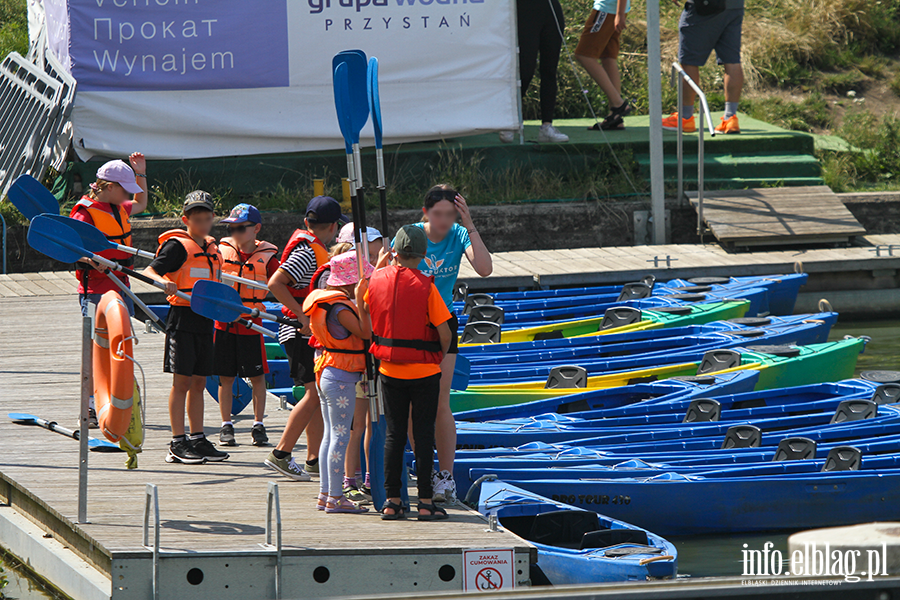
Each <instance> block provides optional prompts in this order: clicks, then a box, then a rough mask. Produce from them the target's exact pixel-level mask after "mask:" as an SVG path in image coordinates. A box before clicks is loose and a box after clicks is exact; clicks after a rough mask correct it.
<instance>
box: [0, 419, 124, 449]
mask: <svg viewBox="0 0 900 600" xmlns="http://www.w3.org/2000/svg"><path fill="white" fill-rule="evenodd" d="M7 416H8V417H9V420H10V421H12V422H13V423H17V424H19V425H37V426H38V427H43V428H44V429H48V430H50V431H53V432H55V433H59V434H62V435H64V436H66V437H70V438H72V439H73V440H77V439H79V437H80V432H78V431H73V430H71V429H67V428H65V427H60V426H59V425H58V424H57V423H56V421H48V420H47V419H42V418H40V417H36V416H34V415H29V414H28V413H9V414H8V415H7ZM88 448H90V449H91V450H93V451H94V452H123V450H122V449H121V448H119V446H117V445H116V444H113V443H112V442H107V441H106V440H98V439H97V438H92V437H91V438H88Z"/></svg>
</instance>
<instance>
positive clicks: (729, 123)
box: [716, 115, 741, 133]
mask: <svg viewBox="0 0 900 600" xmlns="http://www.w3.org/2000/svg"><path fill="white" fill-rule="evenodd" d="M740 132H741V126H740V125H738V118H737V115H731V116H730V117H729V118H727V119H726V118H725V117H724V116H723V117H722V122H721V123H719V124H718V125H716V133H740Z"/></svg>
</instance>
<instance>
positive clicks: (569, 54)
mask: <svg viewBox="0 0 900 600" xmlns="http://www.w3.org/2000/svg"><path fill="white" fill-rule="evenodd" d="M547 2H548V3H549V4H550V12H551V13H552V14H553V20H554V21H555V22H556V30H557V31H558V32H559V37H560V39H561V40H562V43H563V48H564V49H565V51H566V59H567V60H568V61H569V66H570V67H572V74H574V75H575V81H577V82H578V87H579V88H581V95H582V96H583V97H584V101H585V103H586V104H587V105H588V109H589V110H590V111H591V118H593V119H594V123H595V124H596V125H597V131H599V132H600V135H602V136H603V141H604V142H605V143H606V145H607V146H608V147H609V152H610V154H612V156H613V158H614V159H615V161H616V164H617V165H618V166H619V170H620V171H622V175H624V176H625V179H626V180H627V181H628V185H630V186H631V189H632V190H634V193H635V194H637V195H643V194H641V193H640V192H639V191H638V189H637V186H635V184H634V181H632V179H631V176H630V175H629V174H628V171H627V170H626V169H625V167H624V165H622V163H621V161H619V157H618V156H617V155H616V151H615V150H614V149H613V145H612V143H610V141H609V138H608V137H607V136H606V132H605V131H604V130H603V129H600V119H599V118H598V117H597V113H596V111H594V106H593V105H592V104H591V99H590V98H588V93H589V92H588V89H587V88H586V87H585V86H584V83H583V82H582V80H581V75H580V74H579V72H578V67H576V66H575V61H574V60H572V52H570V51H569V44H568V42H566V34H565V32H564V31H563V28H562V24H560V22H559V17H558V16H556V10H554V7H553V0H547Z"/></svg>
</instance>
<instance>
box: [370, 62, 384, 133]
mask: <svg viewBox="0 0 900 600" xmlns="http://www.w3.org/2000/svg"><path fill="white" fill-rule="evenodd" d="M367 81H368V86H366V87H367V89H368V92H369V94H368V96H369V111H370V112H371V113H372V128H373V129H374V130H375V147H376V148H381V139H382V138H381V134H382V129H381V96H379V95H378V59H377V58H375V57H374V56H373V57H372V58H370V59H369V73H368V78H367Z"/></svg>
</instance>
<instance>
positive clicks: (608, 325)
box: [599, 306, 641, 331]
mask: <svg viewBox="0 0 900 600" xmlns="http://www.w3.org/2000/svg"><path fill="white" fill-rule="evenodd" d="M640 320H641V311H640V310H639V309H637V308H632V307H631V306H612V307H610V308H607V309H606V312H605V313H603V320H602V321H601V322H600V329H599V331H603V330H605V329H612V328H614V327H622V326H623V325H632V324H634V323H639V322H640Z"/></svg>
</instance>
